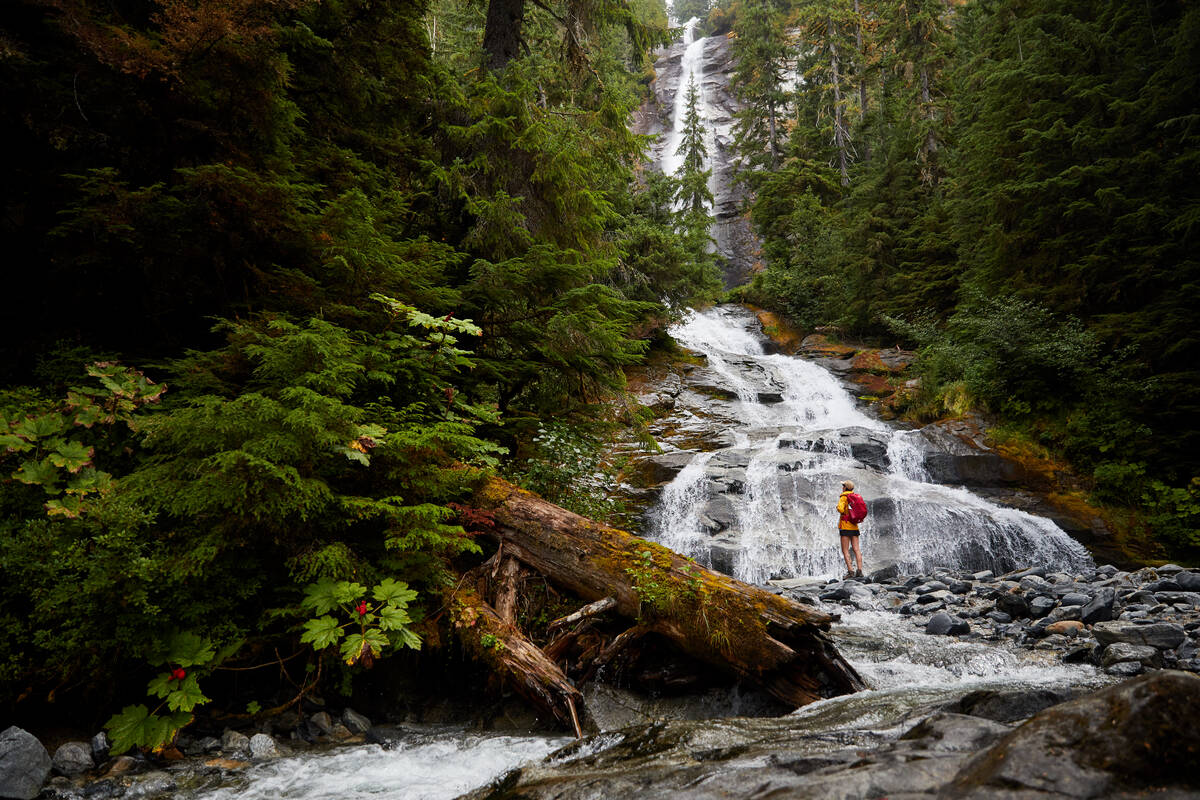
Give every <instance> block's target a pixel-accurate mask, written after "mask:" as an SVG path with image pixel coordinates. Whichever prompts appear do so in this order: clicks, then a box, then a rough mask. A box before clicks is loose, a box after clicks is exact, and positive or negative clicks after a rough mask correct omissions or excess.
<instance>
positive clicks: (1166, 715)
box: [464, 672, 1200, 800]
mask: <svg viewBox="0 0 1200 800" xmlns="http://www.w3.org/2000/svg"><path fill="white" fill-rule="evenodd" d="M987 699H988V698H978V697H977V698H974V699H973V700H971V701H968V700H967V698H963V699H962V700H960V701H958V703H957V704H954V707H955V708H957V709H958V710H950V709H949V708H942V709H936V708H935V709H930V710H928V711H926V712H922V713H921V714H919V715H918V716H919V718H917V719H912V720H909V722H908V723H907V724H905V725H903V726H902V729H903V732H902V733H901V734H900V735H898V736H896V735H894V734H893V735H890V736H889V735H881V734H878V733H871V732H867V731H862V730H857V729H855V728H853V727H847V728H842V729H833V730H830V729H825V730H813V729H812V728H811V726H810V725H809V724H808V722H807V721H806V720H804V719H803V718H798V717H795V716H790V717H782V718H779V719H759V720H748V719H729V720H710V721H707V722H669V723H656V724H652V725H643V726H633V727H630V728H625V729H623V730H621V731H617V732H610V733H604V734H600V735H598V736H596V737H592V738H590V739H586V740H583V741H581V742H579V743H576V744H573V745H570V746H569V747H567V748H564V749H563V750H560V751H558V752H557V753H555V754H552V755H551V756H550V757H548V758H547V759H546V760H545V761H543V762H542V763H540V764H533V765H528V766H525V767H522V768H519V769H516V770H513V771H511V772H509V773H507V774H506V775H504V776H503V777H501V778H499V779H497V780H496V781H495V782H493V783H492V784H491V785H489V786H486V787H483V788H481V789H478V790H476V791H474V792H472V793H470V794H468V795H465V796H464V797H466V798H470V800H509V799H510V798H528V799H529V800H534V799H535V798H536V799H542V798H544V799H545V800H549V798H555V800H585V799H587V800H590V799H591V798H598V797H635V796H636V797H638V798H644V799H645V800H657V799H658V798H664V799H665V798H676V797H688V798H696V800H708V799H709V798H712V799H713V800H716V798H748V797H781V798H782V797H788V798H814V799H815V798H864V797H872V798H878V797H891V798H897V797H947V798H949V797H955V798H957V797H966V798H1023V797H1029V798H1033V797H1037V798H1046V799H1047V800H1048V799H1050V798H1083V799H1087V800H1090V798H1103V797H1133V796H1145V795H1144V794H1143V792H1144V791H1145V790H1151V796H1158V797H1190V796H1195V795H1194V791H1195V790H1197V789H1200V746H1198V744H1200V677H1196V676H1194V675H1188V674H1185V673H1181V672H1158V673H1153V674H1151V675H1146V676H1142V677H1139V678H1135V679H1133V680H1131V681H1127V682H1125V683H1122V684H1119V685H1117V686H1112V687H1109V688H1107V689H1103V690H1100V691H1098V692H1095V693H1092V694H1089V695H1085V696H1083V697H1080V698H1076V699H1072V700H1067V701H1066V702H1063V703H1059V704H1056V705H1051V706H1049V707H1046V708H1039V707H1037V703H1035V704H1033V705H1031V706H1029V707H1027V708H1025V709H1019V708H1018V706H1016V705H1014V704H1013V703H1011V702H1010V703H1008V704H1007V705H1006V704H1004V703H999V704H995V703H993V704H991V705H989V704H988V702H987ZM993 699H994V698H993ZM1039 699H1045V698H1039ZM1051 699H1056V698H1051ZM998 707H999V708H1005V710H1006V711H1007V712H1008V713H1011V712H1012V711H1014V710H1017V711H1018V713H1020V712H1021V711H1029V712H1030V713H1032V714H1033V716H1032V717H1030V718H1029V719H1028V720H1026V721H1024V722H1020V723H1019V724H1007V723H1005V722H1001V721H997V720H995V719H990V718H989V717H988V716H982V715H974V714H970V713H961V712H962V711H971V710H983V709H988V710H993V711H994V710H996V709H997V708H998ZM1002 713H1003V712H1002ZM1017 722H1018V721H1016V720H1014V723H1017Z"/></svg>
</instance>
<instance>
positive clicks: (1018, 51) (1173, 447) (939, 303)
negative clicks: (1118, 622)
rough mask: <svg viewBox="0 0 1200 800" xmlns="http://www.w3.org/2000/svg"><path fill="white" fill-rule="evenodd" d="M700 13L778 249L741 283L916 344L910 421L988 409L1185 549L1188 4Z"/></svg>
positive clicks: (1197, 316)
mask: <svg viewBox="0 0 1200 800" xmlns="http://www.w3.org/2000/svg"><path fill="white" fill-rule="evenodd" d="M695 10H696V11H698V12H700V13H704V12H705V8H704V7H703V4H701V7H699V8H697V9H695ZM706 19H707V22H706V24H707V25H708V26H709V28H710V29H711V30H715V31H725V30H729V31H731V35H732V36H733V37H735V45H734V48H735V52H736V53H737V55H738V57H739V65H740V71H739V73H738V74H737V75H736V76H735V80H736V84H737V86H736V89H737V91H738V92H739V96H740V97H741V98H742V100H743V102H744V103H745V109H744V111H743V112H742V116H741V118H740V120H739V124H738V128H737V133H738V146H739V148H740V154H741V157H742V161H743V164H744V172H743V177H744V178H745V179H746V180H747V182H748V183H749V184H750V185H751V186H752V187H753V189H754V190H755V192H756V200H755V201H754V202H753V207H752V209H751V213H752V217H753V222H754V225H755V227H756V230H757V231H758V233H759V235H760V236H761V238H762V241H763V253H762V261H763V263H764V264H765V269H764V270H763V271H762V272H761V273H760V274H759V275H757V276H756V277H755V279H754V281H753V284H752V286H751V287H749V288H748V290H747V291H746V292H745V293H744V296H745V297H747V298H750V299H753V300H754V301H756V302H759V303H762V304H764V305H768V306H771V307H773V308H776V309H778V310H781V311H784V312H786V313H787V314H788V315H790V316H791V317H792V318H793V319H794V320H796V321H797V322H798V323H799V324H800V325H801V326H803V327H805V328H806V329H809V330H812V329H813V328H816V327H823V326H828V327H830V328H832V329H834V330H836V331H840V333H841V335H843V336H849V337H857V338H875V339H877V340H880V341H882V342H884V343H899V344H907V345H910V346H916V347H918V348H919V353H920V360H919V363H918V369H919V372H920V379H921V387H920V391H919V392H915V393H913V394H912V396H910V397H909V398H907V404H908V413H909V414H910V415H912V416H914V417H915V418H918V419H931V418H936V417H938V416H942V415H946V414H955V413H961V412H963V411H966V410H970V409H974V410H983V411H986V412H988V413H990V414H991V415H993V416H994V417H995V418H998V419H999V420H1001V422H1002V424H1003V426H1004V428H1006V429H1007V431H1008V432H1009V433H1010V434H1011V435H1013V436H1016V437H1019V438H1020V439H1022V440H1023V441H1024V442H1026V443H1027V444H1029V445H1032V446H1034V447H1037V448H1041V449H1043V450H1044V451H1045V452H1048V453H1051V454H1053V455H1054V456H1055V457H1058V458H1064V459H1066V461H1067V462H1069V463H1070V464H1071V465H1072V467H1073V469H1074V471H1076V472H1077V473H1079V474H1080V475H1081V476H1082V477H1083V478H1084V479H1085V482H1086V485H1087V486H1088V487H1089V488H1090V491H1091V493H1092V497H1093V499H1094V500H1096V501H1099V502H1102V503H1106V504H1109V505H1110V506H1111V507H1113V508H1115V509H1118V513H1126V512H1128V513H1127V514H1126V516H1125V519H1132V520H1134V522H1133V525H1134V526H1135V527H1138V528H1143V529H1144V530H1145V531H1146V532H1148V535H1149V536H1150V537H1152V538H1153V539H1154V540H1155V541H1156V542H1157V543H1158V544H1159V545H1161V546H1162V547H1163V548H1164V550H1163V552H1164V553H1165V554H1166V555H1167V556H1168V557H1174V558H1195V556H1196V553H1197V552H1198V549H1200V477H1198V476H1200V425H1198V424H1197V419H1200V370H1198V368H1197V365H1198V364H1200V338H1198V334H1200V312H1198V311H1197V309H1200V260H1198V258H1197V252H1198V247H1197V245H1198V241H1197V238H1196V237H1197V231H1196V230H1195V225H1196V222H1197V219H1198V216H1197V215H1198V214H1200V187H1198V186H1197V183H1196V180H1195V176H1196V175H1197V174H1198V173H1197V168H1198V166H1200V161H1198V159H1200V127H1198V126H1197V123H1198V121H1200V105H1198V101H1197V98H1198V97H1200V92H1198V89H1200V87H1198V86H1197V81H1198V80H1200V10H1198V9H1197V8H1196V7H1195V6H1194V5H1192V4H1189V3H1182V2H1146V3H1101V2H1086V1H1085V2H1042V0H1011V1H1008V0H1005V1H1002V0H970V2H945V0H795V1H794V2H788V1H787V0H784V2H780V3H772V2H770V0H746V1H745V2H742V3H733V4H732V5H731V6H727V5H725V4H720V5H718V6H717V7H715V8H712V9H711V10H708V12H707V17H706ZM1128 514H1132V516H1129V515H1128Z"/></svg>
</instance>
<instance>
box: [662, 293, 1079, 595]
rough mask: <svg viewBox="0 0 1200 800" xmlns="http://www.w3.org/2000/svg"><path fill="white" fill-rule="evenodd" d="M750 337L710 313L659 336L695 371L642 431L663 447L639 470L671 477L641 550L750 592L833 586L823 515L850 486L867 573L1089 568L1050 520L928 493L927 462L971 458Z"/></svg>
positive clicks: (730, 312) (833, 564)
mask: <svg viewBox="0 0 1200 800" xmlns="http://www.w3.org/2000/svg"><path fill="white" fill-rule="evenodd" d="M757 326H758V322H757V319H756V318H755V317H754V316H753V315H752V314H750V313H749V312H748V311H746V310H745V309H742V308H737V307H718V308H715V309H710V310H707V311H703V312H693V313H690V314H689V315H688V317H687V319H686V320H685V321H684V322H683V323H682V324H680V325H677V326H676V327H675V328H673V329H672V335H673V336H674V337H675V339H676V340H677V341H678V342H679V343H680V344H682V345H683V346H685V347H687V348H688V349H690V350H692V351H693V352H696V353H698V354H700V355H702V356H703V361H704V365H703V366H701V367H697V368H695V369H692V370H690V371H689V372H687V374H686V375H684V377H683V379H682V381H681V382H680V383H679V384H678V385H676V386H674V387H672V388H671V391H672V392H673V396H672V397H671V398H670V406H671V409H670V412H669V413H668V414H666V415H665V416H663V417H662V418H661V419H660V420H659V421H658V423H657V425H656V427H655V428H654V429H653V430H655V431H656V432H657V434H658V435H659V439H660V443H662V444H663V445H664V446H665V447H667V448H669V449H668V452H666V453H665V454H664V455H662V456H655V457H652V458H651V459H650V461H651V462H652V463H653V464H654V465H655V468H656V469H655V470H654V474H655V475H657V476H659V477H662V476H664V475H670V474H671V473H676V474H675V475H674V477H673V479H672V480H671V481H670V482H669V483H668V484H667V485H666V486H665V487H663V488H662V489H661V501H660V502H659V504H658V506H657V507H656V508H655V509H654V511H653V512H652V513H651V515H650V535H651V537H652V538H655V539H657V540H658V541H660V542H661V543H662V544H664V545H666V546H668V547H671V548H673V549H675V550H677V551H679V552H682V553H684V554H686V555H688V556H691V557H693V558H695V559H696V560H697V561H699V562H700V563H702V564H705V565H706V566H711V567H713V568H715V569H719V570H721V571H723V572H726V573H728V574H731V575H733V576H734V577H736V578H738V579H740V580H744V581H748V582H751V583H762V582H764V581H766V580H768V579H772V578H776V579H779V578H794V577H802V576H833V575H835V574H840V573H841V572H842V571H844V566H843V563H842V558H841V554H840V551H839V549H838V537H837V534H836V528H837V513H836V511H835V510H834V504H835V503H836V500H837V497H838V492H839V490H840V484H841V482H842V481H843V480H845V479H850V480H853V481H854V483H855V485H856V490H857V491H858V492H859V493H860V494H862V495H863V497H864V498H865V499H866V501H867V504H868V507H869V508H870V512H871V514H870V517H869V518H868V520H867V522H866V523H865V524H864V525H863V526H862V537H861V538H862V547H863V552H864V557H865V559H866V563H867V564H868V566H869V567H870V568H872V569H876V570H877V569H881V568H891V569H893V570H896V571H899V572H904V573H908V574H919V573H925V572H930V571H931V570H933V569H934V568H948V569H952V570H959V571H967V572H974V571H977V570H983V569H990V570H992V571H993V572H995V573H1002V572H1007V571H1009V570H1012V569H1015V568H1017V567H1020V566H1025V565H1030V564H1041V565H1047V566H1050V567H1054V568H1059V569H1064V570H1068V571H1070V570H1078V569H1083V568H1085V567H1088V566H1090V565H1091V558H1090V556H1089V555H1088V553H1087V551H1086V549H1085V548H1084V547H1083V546H1082V545H1080V544H1079V543H1078V542H1076V541H1074V540H1073V539H1071V537H1070V536H1068V535H1067V534H1066V533H1065V532H1063V531H1062V530H1061V529H1060V528H1059V527H1058V526H1057V525H1056V524H1054V523H1053V522H1051V521H1050V520H1047V519H1044V518H1041V517H1037V516H1034V515H1031V514H1028V513H1026V512H1024V511H1020V510H1017V509H1013V508H1007V507H1004V506H1000V505H997V504H996V503H993V502H991V501H990V500H987V499H985V498H983V497H981V496H979V495H976V494H973V493H972V492H970V491H968V490H966V489H964V488H961V487H954V486H946V485H943V484H941V483H934V482H933V481H932V480H931V479H930V477H929V474H930V473H929V469H928V467H927V466H926V463H927V462H928V461H933V462H935V463H937V464H939V468H942V471H943V472H944V471H945V470H944V464H943V463H942V462H944V461H945V460H946V459H954V458H957V459H959V460H969V459H970V458H972V455H971V454H969V453H955V452H954V450H953V449H951V445H948V444H946V443H945V442H944V441H942V440H941V439H940V438H936V437H935V438H931V437H929V436H925V435H923V432H921V431H898V430H894V429H892V428H890V427H889V426H888V425H886V424H885V423H883V422H881V421H879V420H877V419H874V418H872V417H869V416H867V415H866V414H865V413H863V412H862V411H861V410H859V408H858V407H857V406H856V404H855V400H854V398H853V396H852V395H851V394H850V393H849V392H848V391H846V389H845V388H844V387H843V386H842V385H841V384H840V383H839V381H838V379H837V378H835V377H834V376H833V375H832V374H831V373H830V372H829V371H828V370H826V369H824V368H823V367H821V366H819V365H817V364H814V363H812V362H810V361H806V360H804V359H800V358H793V357H789V356H784V355H780V354H770V353H767V352H766V350H765V348H764V343H765V342H766V340H765V337H763V336H762V334H761V333H758V332H757V330H756V329H757ZM649 402H661V401H660V400H653V399H652V400H650V401H649Z"/></svg>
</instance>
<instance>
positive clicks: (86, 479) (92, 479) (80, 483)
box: [67, 467, 113, 494]
mask: <svg viewBox="0 0 1200 800" xmlns="http://www.w3.org/2000/svg"><path fill="white" fill-rule="evenodd" d="M112 486H113V480H112V475H110V474H109V473H107V472H104V471H102V470H98V469H96V468H95V467H84V468H83V469H81V470H80V471H79V474H78V475H75V476H73V477H72V478H71V479H70V480H69V481H67V493H68V494H87V493H88V492H107V491H108V490H109V489H111V488H112Z"/></svg>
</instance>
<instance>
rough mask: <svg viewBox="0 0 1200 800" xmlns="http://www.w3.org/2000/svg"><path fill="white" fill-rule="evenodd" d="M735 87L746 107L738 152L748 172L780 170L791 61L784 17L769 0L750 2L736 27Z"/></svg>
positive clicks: (738, 129)
mask: <svg viewBox="0 0 1200 800" xmlns="http://www.w3.org/2000/svg"><path fill="white" fill-rule="evenodd" d="M734 34H735V38H734V40H733V55H734V58H735V59H736V61H737V66H736V68H735V70H734V73H733V76H732V79H731V84H732V88H733V91H734V94H735V95H736V96H737V98H738V100H739V101H740V102H741V104H742V110H741V111H739V112H738V113H737V115H736V119H737V124H736V127H735V137H736V145H737V148H738V152H739V154H740V155H741V158H742V160H743V162H744V163H745V164H746V166H747V167H748V168H750V169H756V168H759V167H763V166H769V167H772V168H773V167H777V166H778V165H779V160H780V155H781V152H782V142H781V132H780V120H781V118H782V117H783V116H785V115H786V106H787V92H786V91H785V86H784V77H785V75H786V74H787V71H788V67H789V64H790V62H791V57H790V52H789V50H790V47H789V43H788V39H787V34H786V31H785V28H784V16H783V14H782V12H781V11H780V10H779V9H777V8H776V7H775V5H774V4H773V3H772V2H771V0H747V2H745V3H743V4H742V6H741V7H740V10H739V12H738V15H737V18H736V21H735V22H734Z"/></svg>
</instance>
